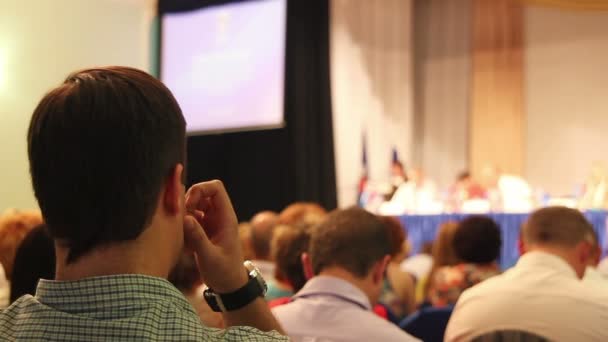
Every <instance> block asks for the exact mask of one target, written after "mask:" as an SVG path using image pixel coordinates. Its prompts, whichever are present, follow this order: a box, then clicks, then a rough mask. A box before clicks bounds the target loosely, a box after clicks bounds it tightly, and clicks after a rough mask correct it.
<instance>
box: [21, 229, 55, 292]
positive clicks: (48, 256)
mask: <svg viewBox="0 0 608 342" xmlns="http://www.w3.org/2000/svg"><path fill="white" fill-rule="evenodd" d="M41 278H42V279H54V278H55V246H54V245H53V239H51V237H50V236H49V234H48V232H47V231H46V226H45V225H44V224H42V225H39V226H36V227H35V228H34V229H32V230H31V231H30V232H29V233H28V234H27V236H26V237H25V239H23V241H22V242H21V245H19V248H18V249H17V253H16V255H15V262H14V267H13V273H12V275H11V303H12V302H14V301H15V300H17V299H18V298H19V297H21V296H23V295H25V294H31V295H34V294H35V293H36V286H37V285H38V281H39V280H40V279H41Z"/></svg>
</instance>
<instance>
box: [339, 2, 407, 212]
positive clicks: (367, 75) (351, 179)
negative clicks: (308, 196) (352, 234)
mask: <svg viewBox="0 0 608 342" xmlns="http://www.w3.org/2000/svg"><path fill="white" fill-rule="evenodd" d="M330 42H331V46H330V54H331V56H330V57H331V87H332V104H333V123H334V149H335V157H336V177H337V188H338V202H339V205H340V206H346V205H351V204H354V201H355V199H356V194H357V184H358V180H359V177H360V176H361V172H362V165H361V159H362V158H361V157H362V156H361V154H362V135H363V133H365V134H366V136H367V139H366V140H367V155H368V165H369V172H370V178H371V180H372V181H387V180H388V179H389V167H390V161H391V150H392V148H396V149H397V151H398V152H399V155H400V158H401V159H402V160H403V161H404V162H405V163H409V162H410V160H411V144H412V74H411V68H412V56H411V54H412V52H411V1H410V0H373V1H370V0H332V1H331V25H330Z"/></svg>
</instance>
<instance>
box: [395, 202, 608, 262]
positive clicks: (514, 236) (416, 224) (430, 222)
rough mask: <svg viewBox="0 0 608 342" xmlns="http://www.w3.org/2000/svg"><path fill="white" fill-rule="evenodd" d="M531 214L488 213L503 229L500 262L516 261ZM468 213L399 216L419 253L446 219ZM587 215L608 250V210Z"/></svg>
mask: <svg viewBox="0 0 608 342" xmlns="http://www.w3.org/2000/svg"><path fill="white" fill-rule="evenodd" d="M528 215H529V214H489V215H488V216H490V217H491V218H493V219H494V220H495V221H496V222H497V223H498V225H499V226H500V230H501V232H502V241H503V245H502V250H501V253H500V260H499V261H500V266H501V267H502V268H503V269H507V268H509V267H511V266H513V265H515V263H516V262H517V259H518V258H519V250H518V248H517V240H518V238H519V229H520V227H521V225H522V223H524V221H525V220H526V218H527V217H528ZM466 216H468V215H464V214H441V215H403V216H400V217H399V220H400V221H401V223H402V224H403V225H404V227H405V229H406V230H407V235H408V240H409V241H410V243H411V244H412V254H416V253H418V251H420V248H421V247H422V244H424V243H425V242H427V241H433V240H435V236H436V234H437V231H438V230H439V226H440V225H441V224H442V223H444V222H446V221H460V220H462V219H463V218H464V217H466ZM585 216H586V217H587V219H588V220H589V221H590V222H591V224H593V227H594V228H595V231H596V232H597V235H598V237H599V241H600V244H601V246H602V247H603V250H606V247H607V246H606V243H607V241H606V218H607V217H608V211H603V210H602V211H587V212H585Z"/></svg>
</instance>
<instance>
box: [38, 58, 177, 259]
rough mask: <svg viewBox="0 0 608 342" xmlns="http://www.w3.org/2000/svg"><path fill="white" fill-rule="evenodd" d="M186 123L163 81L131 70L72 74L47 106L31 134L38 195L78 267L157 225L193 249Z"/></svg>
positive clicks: (56, 234)
mask: <svg viewBox="0 0 608 342" xmlns="http://www.w3.org/2000/svg"><path fill="white" fill-rule="evenodd" d="M185 126H186V123H185V121H184V117H183V116H182V113H181V110H180V108H179V106H178V104H177V102H176V101H175V98H174V97H173V95H172V94H171V92H170V91H169V90H168V89H167V88H166V87H165V86H164V85H163V84H162V83H161V82H159V81H158V80H156V79H155V78H153V77H152V76H150V75H148V74H146V73H145V72H143V71H139V70H136V69H132V68H127V67H106V68H94V69H88V70H83V71H79V72H76V73H73V74H71V75H70V76H68V78H67V79H66V80H65V81H64V82H63V84H61V85H60V86H58V87H57V88H55V89H53V90H51V91H50V92H49V93H48V94H47V95H46V96H45V97H44V98H43V99H42V100H41V101H40V103H39V104H38V107H37V108H36V109H35V111H34V114H33V116H32V119H31V122H30V127H29V132H28V154H29V160H30V173H31V176H32V184H33V187H34V192H35V195H36V198H37V199H38V203H39V205H40V208H41V209H42V213H43V216H44V218H45V221H46V223H47V225H48V229H49V232H50V234H51V235H52V237H53V238H54V239H55V240H56V242H57V244H58V245H59V246H61V247H62V248H65V250H66V251H67V258H66V262H67V263H68V264H69V263H72V262H75V261H77V260H78V259H79V258H81V257H83V256H85V255H86V254H88V253H89V252H91V251H93V250H95V249H97V248H99V247H106V246H111V245H115V244H116V243H122V242H126V241H133V240H135V239H138V237H139V236H140V235H141V234H142V232H144V231H145V230H146V228H148V227H149V226H151V225H152V224H153V223H156V225H163V226H172V227H175V229H174V230H175V231H174V232H171V234H169V235H168V236H172V239H171V240H170V241H166V247H167V248H166V250H169V251H171V253H172V254H174V255H173V256H172V257H173V258H174V260H173V261H176V260H177V257H178V256H179V251H180V250H181V248H182V245H183V235H182V234H183V232H182V224H183V212H184V208H183V192H184V189H183V185H182V177H183V175H182V170H183V165H184V163H185V159H186V156H185V153H186V152H185V151H186V149H185Z"/></svg>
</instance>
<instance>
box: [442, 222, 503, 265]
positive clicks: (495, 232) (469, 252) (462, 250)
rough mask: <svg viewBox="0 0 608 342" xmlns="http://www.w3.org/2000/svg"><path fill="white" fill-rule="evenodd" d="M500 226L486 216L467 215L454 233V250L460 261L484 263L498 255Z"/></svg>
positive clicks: (494, 259)
mask: <svg viewBox="0 0 608 342" xmlns="http://www.w3.org/2000/svg"><path fill="white" fill-rule="evenodd" d="M501 243H502V242H501V237H500V228H499V227H498V224H496V222H494V220H492V219H491V218H489V217H487V216H481V215H479V216H469V217H467V218H465V219H464V220H462V222H460V224H459V225H458V228H457V229H456V232H455V233H454V241H453V244H454V251H455V252H456V256H457V257H458V258H459V259H460V260H461V261H462V262H468V263H476V264H485V263H489V262H493V261H496V260H497V259H498V256H499V255H500V246H501Z"/></svg>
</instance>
